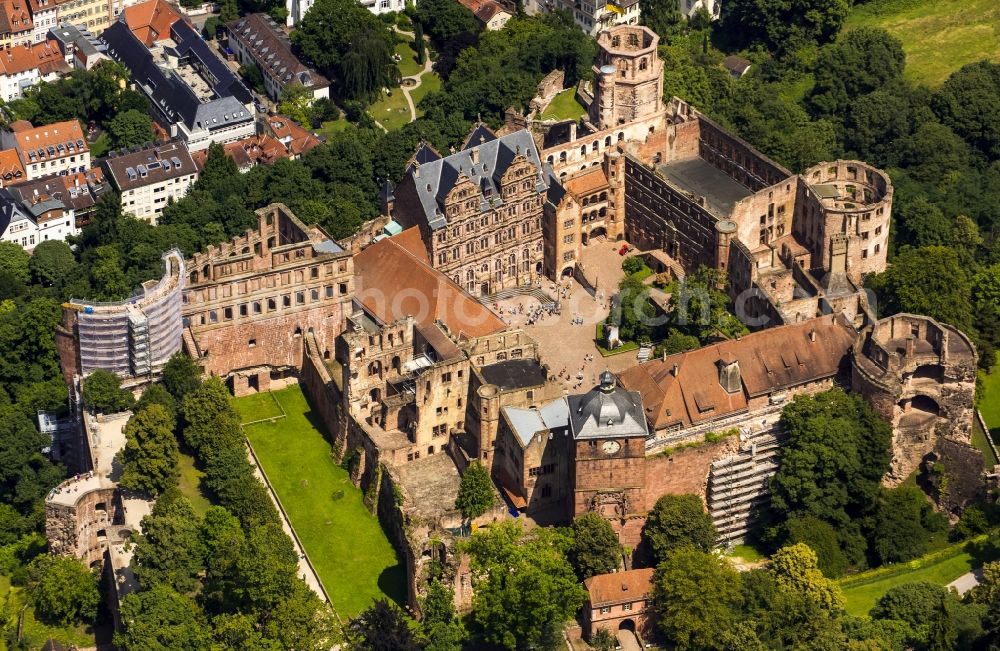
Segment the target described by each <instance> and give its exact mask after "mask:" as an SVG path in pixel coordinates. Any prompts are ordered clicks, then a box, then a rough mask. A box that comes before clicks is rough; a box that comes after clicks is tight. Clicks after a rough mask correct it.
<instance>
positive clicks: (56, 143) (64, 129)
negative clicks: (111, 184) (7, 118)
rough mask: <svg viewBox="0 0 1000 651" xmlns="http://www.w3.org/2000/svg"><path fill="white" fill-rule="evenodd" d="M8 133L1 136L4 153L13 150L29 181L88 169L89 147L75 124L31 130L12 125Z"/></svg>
mask: <svg viewBox="0 0 1000 651" xmlns="http://www.w3.org/2000/svg"><path fill="white" fill-rule="evenodd" d="M10 128H11V129H12V130H11V131H5V132H3V133H2V134H0V142H2V143H3V147H4V148H5V149H10V148H13V149H15V150H16V151H17V155H18V158H20V159H21V164H22V165H23V166H24V171H25V178H26V180H28V181H31V180H33V179H37V178H41V177H43V176H49V175H51V174H73V173H76V172H86V171H87V170H88V169H89V168H90V147H88V145H87V140H86V138H84V135H83V130H82V129H81V128H80V123H79V122H78V121H76V120H67V121H66V122H56V123H54V124H48V125H45V126H41V127H32V126H31V123H30V122H24V121H20V122H15V123H13V124H11V126H10Z"/></svg>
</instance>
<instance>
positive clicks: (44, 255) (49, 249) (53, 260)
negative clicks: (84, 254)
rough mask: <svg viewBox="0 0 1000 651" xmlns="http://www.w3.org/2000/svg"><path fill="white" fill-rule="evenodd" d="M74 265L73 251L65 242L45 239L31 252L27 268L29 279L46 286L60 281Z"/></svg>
mask: <svg viewBox="0 0 1000 651" xmlns="http://www.w3.org/2000/svg"><path fill="white" fill-rule="evenodd" d="M74 267H76V258H74V257H73V251H72V250H71V249H70V248H69V245H67V244H66V243H65V242H60V241H59V240H45V241H44V242H40V243H39V244H38V246H36V247H35V249H34V250H33V251H32V252H31V260H30V261H29V262H28V269H29V270H30V271H31V279H32V280H33V281H34V282H36V283H38V284H40V285H45V286H47V287H51V286H52V285H55V284H56V283H58V282H61V281H62V280H63V279H65V278H66V276H67V275H69V273H70V272H71V271H72V270H73V268H74Z"/></svg>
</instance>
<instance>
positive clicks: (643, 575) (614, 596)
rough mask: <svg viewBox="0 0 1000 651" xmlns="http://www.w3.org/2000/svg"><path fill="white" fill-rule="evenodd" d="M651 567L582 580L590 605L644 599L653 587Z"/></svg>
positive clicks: (604, 604) (596, 606) (597, 606)
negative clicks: (588, 595)
mask: <svg viewBox="0 0 1000 651" xmlns="http://www.w3.org/2000/svg"><path fill="white" fill-rule="evenodd" d="M654 571H655V570H653V568H651V567H644V568H642V569H639V570H626V571H624V572H612V573H611V574H598V575H597V576H592V577H590V578H589V579H587V580H586V581H584V582H583V585H584V586H585V587H586V588H587V592H588V593H589V594H590V599H589V601H590V607H591V608H600V607H601V606H607V605H612V604H619V603H622V602H623V601H638V600H640V599H645V598H646V596H647V595H648V594H649V593H650V591H651V590H652V588H653V572H654Z"/></svg>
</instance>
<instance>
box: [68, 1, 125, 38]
mask: <svg viewBox="0 0 1000 651" xmlns="http://www.w3.org/2000/svg"><path fill="white" fill-rule="evenodd" d="M138 1H139V0H56V6H57V7H58V17H57V20H58V21H59V23H68V24H71V25H76V26H77V27H80V28H85V29H86V30H87V31H89V32H91V33H93V34H100V33H101V32H103V31H104V30H105V29H107V28H108V27H110V26H111V25H113V24H114V23H115V21H117V20H118V17H119V16H121V14H122V13H123V12H124V11H125V9H127V8H128V7H131V6H132V5H134V4H136V3H137V2H138Z"/></svg>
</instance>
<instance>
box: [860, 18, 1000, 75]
mask: <svg viewBox="0 0 1000 651" xmlns="http://www.w3.org/2000/svg"><path fill="white" fill-rule="evenodd" d="M862 26H872V27H882V28H884V29H885V30H886V31H888V32H889V33H891V34H893V35H894V36H896V37H897V38H898V39H899V40H900V41H902V42H903V50H904V51H905V52H906V75H907V77H909V78H910V79H912V80H914V81H917V82H922V83H925V84H927V85H929V86H932V87H933V86H937V85H939V84H941V82H943V81H944V80H945V79H947V77H948V75H949V74H951V73H952V72H954V71H955V70H958V69H959V68H961V67H962V66H963V65H965V64H967V63H972V62H974V61H979V60H980V59H991V60H993V61H1000V2H997V0H963V1H962V2H958V1H942V0H895V1H892V0H885V1H883V2H873V3H870V4H860V5H857V6H856V7H855V8H854V10H853V11H852V12H851V14H850V16H848V18H847V22H846V23H845V25H844V30H843V32H842V33H844V32H846V31H848V30H850V29H853V28H855V27H862Z"/></svg>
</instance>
